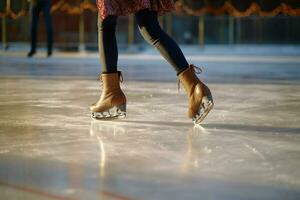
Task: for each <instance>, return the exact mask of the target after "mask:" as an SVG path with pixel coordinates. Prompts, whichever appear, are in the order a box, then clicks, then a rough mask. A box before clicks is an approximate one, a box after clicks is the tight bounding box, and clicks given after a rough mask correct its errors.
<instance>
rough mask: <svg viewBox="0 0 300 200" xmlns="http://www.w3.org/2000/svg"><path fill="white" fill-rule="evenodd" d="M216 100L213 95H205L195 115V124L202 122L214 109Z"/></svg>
mask: <svg viewBox="0 0 300 200" xmlns="http://www.w3.org/2000/svg"><path fill="white" fill-rule="evenodd" d="M213 107H214V102H213V99H212V97H211V96H207V97H203V100H202V103H201V105H200V108H199V110H198V113H197V114H196V115H195V116H194V117H193V122H194V124H195V125H197V124H200V123H201V122H202V121H203V120H204V119H205V117H206V116H207V115H208V113H209V112H210V111H211V110H212V109H213Z"/></svg>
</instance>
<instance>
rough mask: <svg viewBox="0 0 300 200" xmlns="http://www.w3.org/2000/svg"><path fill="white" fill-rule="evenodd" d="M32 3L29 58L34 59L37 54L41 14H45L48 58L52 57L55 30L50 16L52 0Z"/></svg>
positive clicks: (31, 0) (37, 0) (38, 0)
mask: <svg viewBox="0 0 300 200" xmlns="http://www.w3.org/2000/svg"><path fill="white" fill-rule="evenodd" d="M29 1H30V2H31V50H30V51H29V53H28V55H27V56H28V57H32V56H33V55H34V54H35V53H36V44H37V32H38V21H39V16H40V13H41V12H42V13H43V17H44V21H45V25H46V30H47V37H48V40H47V56H48V57H50V56H51V55H52V46H53V28H52V18H51V14H50V10H51V0H29Z"/></svg>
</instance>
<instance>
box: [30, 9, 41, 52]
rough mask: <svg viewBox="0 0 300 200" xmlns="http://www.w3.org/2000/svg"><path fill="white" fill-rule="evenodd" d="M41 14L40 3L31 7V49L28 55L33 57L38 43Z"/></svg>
mask: <svg viewBox="0 0 300 200" xmlns="http://www.w3.org/2000/svg"><path fill="white" fill-rule="evenodd" d="M39 15H40V7H39V5H34V6H32V8H31V49H30V52H29V53H28V55H27V56H28V57H31V56H33V55H34V54H35V52H36V43H37V28H38V21H39Z"/></svg>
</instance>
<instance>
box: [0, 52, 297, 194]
mask: <svg viewBox="0 0 300 200" xmlns="http://www.w3.org/2000/svg"><path fill="white" fill-rule="evenodd" d="M37 59H38V60H39V61H41V62H39V64H38V63H37V61H36V60H32V61H28V60H25V59H21V58H17V59H13V58H7V59H4V58H1V59H0V63H1V66H0V70H1V78H0V102H1V104H0V116H1V117H0V197H1V199H136V200H138V199H141V200H144V199H145V200H148V199H149V200H152V199H172V200H173V199H192V200H193V199H218V200H221V199H228V200H233V199H272V200H273V199H280V200H281V199H300V172H299V168H300V145H299V144H300V121H299V119H300V112H299V111H300V86H299V83H300V79H297V77H299V74H300V68H299V64H298V63H281V64H280V63H258V64H253V63H248V62H243V63H237V62H235V63H230V62H226V63H224V64H222V63H217V62H215V63H214V62H211V61H210V62H208V63H206V65H207V69H205V70H204V74H203V75H201V76H202V77H203V78H204V79H205V80H207V82H208V83H209V86H210V87H211V89H212V92H213V95H214V101H215V108H214V110H213V111H212V112H211V114H210V115H209V116H208V117H207V119H206V120H205V121H204V124H203V125H202V126H200V127H194V126H193V124H192V122H191V121H190V120H189V119H187V118H186V111H187V108H186V103H187V102H186V97H185V94H184V91H183V89H182V91H181V92H180V93H179V94H178V92H177V84H176V77H175V76H174V73H173V74H171V73H170V72H172V70H171V68H168V67H167V66H166V65H165V64H164V63H163V62H161V61H153V62H156V63H159V64H160V66H163V67H164V68H159V67H158V66H157V65H155V67H151V66H152V64H153V63H152V62H147V63H146V62H145V63H144V64H142V65H141V64H140V63H138V62H136V64H135V65H134V64H133V63H134V60H130V61H128V60H121V63H122V64H124V67H123V68H122V69H123V70H124V71H125V73H124V79H125V81H124V84H123V85H122V87H123V88H124V92H125V94H126V95H127V98H128V108H127V110H128V112H127V118H126V119H123V120H118V121H96V120H92V119H91V118H90V114H89V111H88V106H89V105H90V104H92V103H94V102H95V101H96V100H97V98H98V97H99V95H100V86H99V83H98V82H97V80H96V78H97V77H96V74H97V73H98V71H97V62H96V61H95V63H94V66H93V67H91V66H92V65H93V62H91V61H90V62H89V67H90V68H88V67H87V68H88V69H87V71H84V63H80V62H73V63H71V62H70V63H67V64H66V61H64V59H61V60H60V61H59V60H55V58H53V59H52V60H51V59H50V60H46V59H42V58H37ZM77 61H78V60H77ZM79 61H80V59H79ZM31 62H32V63H31ZM60 62H61V65H60V64H59V63H60ZM53 63H55V64H53ZM71 64H72V66H71ZM125 64H128V68H126V67H125ZM196 64H197V63H196ZM139 66H140V67H139ZM222 66H224V67H222ZM52 69H53V71H52ZM142 69H143V70H145V71H143V70H142ZM226 69H231V71H228V70H226ZM156 70H158V72H157V71H156ZM205 73H206V74H205ZM91 74H94V76H90V75H91ZM207 74H208V75H207ZM61 75H63V76H61ZM73 75H76V76H73ZM210 75H211V76H212V78H211V76H210ZM247 75H249V76H247ZM222 76H223V77H222ZM164 77H166V79H167V80H169V81H167V82H163V80H164ZM142 78H145V79H146V80H147V81H141V79H142ZM243 80H245V81H243Z"/></svg>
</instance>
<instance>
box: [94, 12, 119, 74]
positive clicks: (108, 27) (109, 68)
mask: <svg viewBox="0 0 300 200" xmlns="http://www.w3.org/2000/svg"><path fill="white" fill-rule="evenodd" d="M117 18H118V17H117V16H113V15H111V16H108V17H106V18H105V19H104V20H101V19H100V18H98V46H99V54H100V63H101V65H102V73H115V72H117V70H118V68H117V66H118V46H117V40H116V25H117Z"/></svg>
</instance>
